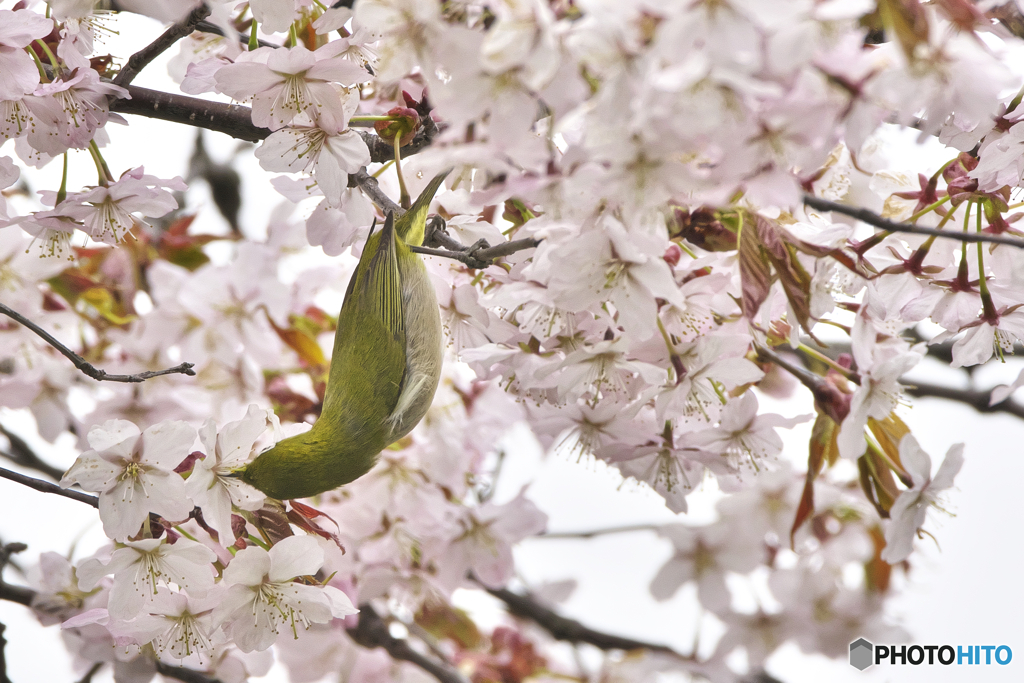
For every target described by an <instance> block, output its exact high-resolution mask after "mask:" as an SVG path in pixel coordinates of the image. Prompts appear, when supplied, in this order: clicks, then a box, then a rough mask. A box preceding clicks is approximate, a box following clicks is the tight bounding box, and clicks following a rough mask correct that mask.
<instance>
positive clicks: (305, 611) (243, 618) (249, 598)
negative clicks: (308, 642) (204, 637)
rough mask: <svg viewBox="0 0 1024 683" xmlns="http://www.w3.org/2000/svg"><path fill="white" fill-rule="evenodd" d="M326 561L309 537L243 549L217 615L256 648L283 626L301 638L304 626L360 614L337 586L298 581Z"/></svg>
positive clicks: (229, 572) (243, 644) (246, 648)
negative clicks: (264, 547) (297, 579)
mask: <svg viewBox="0 0 1024 683" xmlns="http://www.w3.org/2000/svg"><path fill="white" fill-rule="evenodd" d="M323 563H324V551H323V549H322V548H321V547H320V546H319V544H317V542H316V541H314V540H313V539H312V538H310V537H309V536H290V537H288V538H286V539H284V540H283V541H279V542H278V543H276V544H275V545H274V546H273V547H272V548H271V549H270V551H269V552H268V551H266V550H264V549H262V548H259V547H256V546H250V547H248V548H246V549H244V550H242V551H240V552H239V553H238V554H237V555H235V558H234V559H233V560H232V561H231V564H229V565H228V566H227V568H226V569H225V570H224V583H225V584H227V585H228V589H227V592H226V593H225V595H224V598H223V600H222V601H221V602H220V604H219V605H217V608H216V610H215V611H214V619H215V620H216V621H217V622H218V623H220V624H221V625H222V626H223V628H224V630H225V631H226V632H227V633H228V635H229V636H230V637H231V639H232V640H233V641H234V642H235V644H237V645H238V648H239V649H240V650H242V652H252V651H254V650H265V649H267V648H268V647H270V645H271V644H272V643H273V642H274V641H275V640H276V639H277V635H278V631H279V629H281V628H282V627H285V628H286V629H287V630H290V631H291V632H292V635H293V637H296V638H297V637H298V629H299V627H302V628H303V629H306V628H309V626H310V625H311V624H319V623H325V622H328V621H330V620H331V619H332V618H341V617H345V616H348V615H349V614H355V613H356V612H357V610H356V609H355V607H353V606H352V601H351V600H349V598H348V596H346V595H345V594H344V593H342V592H341V591H340V590H338V589H337V588H334V587H333V586H311V585H307V584H305V583H301V582H297V581H293V579H295V578H296V577H300V576H312V575H313V574H315V573H316V572H317V570H319V569H320V567H321V566H322V565H323Z"/></svg>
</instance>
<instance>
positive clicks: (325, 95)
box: [216, 44, 368, 131]
mask: <svg viewBox="0 0 1024 683" xmlns="http://www.w3.org/2000/svg"><path fill="white" fill-rule="evenodd" d="M336 49H337V46H336V45H333V44H328V45H325V46H323V47H321V48H320V49H318V50H316V51H315V52H310V51H309V50H307V49H306V48H304V47H294V48H291V49H286V50H275V49H273V48H260V49H258V50H254V51H252V52H248V53H246V54H245V59H241V58H240V59H239V61H237V62H235V63H234V64H227V65H225V66H223V67H221V68H220V69H219V70H218V71H217V73H216V82H217V87H218V88H219V89H220V90H221V91H222V92H224V93H225V94H227V95H230V96H231V97H234V98H236V99H243V100H244V99H249V98H252V105H253V109H252V122H253V123H254V124H256V125H257V126H261V127H263V128H270V129H271V130H279V129H281V128H283V127H284V126H286V125H288V124H289V123H291V121H292V119H294V118H295V117H296V116H298V115H299V114H300V113H303V114H305V115H306V116H307V117H308V118H309V120H311V121H313V122H318V121H319V120H320V119H321V118H322V117H329V119H328V120H329V121H330V123H331V124H332V125H333V126H335V127H336V128H337V130H338V131H340V130H342V129H344V127H345V125H344V124H345V121H344V120H343V119H341V118H340V117H339V116H338V112H340V111H341V110H342V107H341V96H340V94H339V91H338V89H336V88H337V87H339V86H335V85H334V84H335V83H338V84H341V85H348V86H350V85H354V84H355V83H359V82H362V81H364V80H366V79H367V78H368V74H367V73H366V71H364V70H363V68H362V67H360V66H358V65H356V64H354V63H352V62H351V61H349V60H347V59H345V58H344V57H339V56H337V55H336Z"/></svg>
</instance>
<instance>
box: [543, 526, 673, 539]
mask: <svg viewBox="0 0 1024 683" xmlns="http://www.w3.org/2000/svg"><path fill="white" fill-rule="evenodd" d="M660 528H661V525H659V524H627V525H625V526H613V527H608V528H605V529H588V530H587V531H545V532H543V533H540V534H537V535H536V536H531V538H541V539H543V538H594V537H595V536H607V535H609V534H628V533H632V532H634V531H657V530H658V529H660Z"/></svg>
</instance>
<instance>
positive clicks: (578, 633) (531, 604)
mask: <svg viewBox="0 0 1024 683" xmlns="http://www.w3.org/2000/svg"><path fill="white" fill-rule="evenodd" d="M486 590H487V592H488V593H490V594H491V595H493V596H494V597H496V598H498V599H499V600H501V601H502V602H503V603H505V606H506V607H508V611H509V613H511V614H514V615H516V616H517V617H521V618H523V619H528V620H530V621H532V622H534V623H535V624H537V625H538V626H540V627H541V628H543V629H544V630H545V631H547V632H548V633H550V634H551V636H552V637H553V638H554V639H555V640H564V641H566V642H569V643H588V644H590V645H593V646H594V647H597V648H599V649H601V650H627V651H628V650H650V651H652V652H660V653H662V654H667V655H672V656H674V657H678V658H679V659H683V660H686V661H691V662H692V661H694V659H693V657H690V656H687V655H684V654H682V653H680V652H676V651H675V650H673V649H672V648H670V647H668V646H667V645H658V644H656V643H648V642H646V641H643V640H634V639H632V638H624V637H622V636H616V635H612V634H609V633H603V632H601V631H595V630H594V629H592V628H589V627H587V626H584V625H583V624H581V623H580V622H578V621H576V620H575V619H569V618H568V617H563V616H562V615H561V614H558V613H557V612H555V611H554V610H552V609H549V608H547V607H545V606H544V605H542V604H540V603H539V602H537V601H536V600H534V599H533V598H532V597H530V596H529V595H520V594H519V593H514V592H512V591H510V590H508V589H505V588H486Z"/></svg>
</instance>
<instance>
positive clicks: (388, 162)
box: [371, 159, 395, 178]
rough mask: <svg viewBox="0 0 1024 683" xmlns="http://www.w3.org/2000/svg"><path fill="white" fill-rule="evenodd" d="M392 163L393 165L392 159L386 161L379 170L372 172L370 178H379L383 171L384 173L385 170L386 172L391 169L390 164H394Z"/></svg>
mask: <svg viewBox="0 0 1024 683" xmlns="http://www.w3.org/2000/svg"><path fill="white" fill-rule="evenodd" d="M394 163H395V160H394V159H391V160H390V161H387V162H385V163H384V165H383V166H381V167H380V168H378V169H377V170H376V171H374V172H373V173H372V174H371V175H372V176H373V177H374V178H380V176H381V174H383V173H384V171H386V170H388V169H389V168H391V165H392V164H394Z"/></svg>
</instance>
